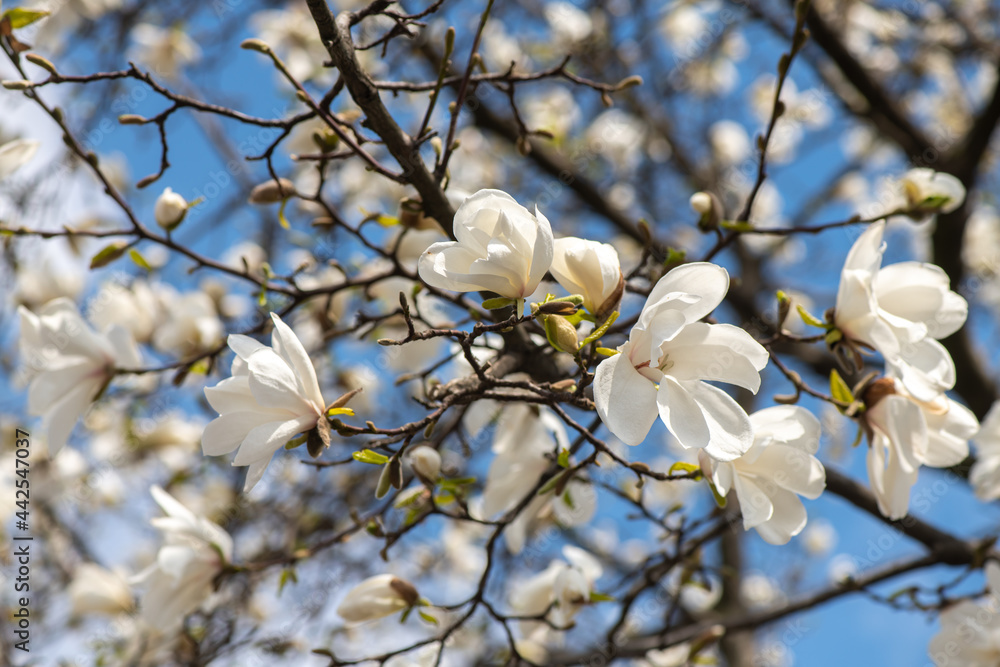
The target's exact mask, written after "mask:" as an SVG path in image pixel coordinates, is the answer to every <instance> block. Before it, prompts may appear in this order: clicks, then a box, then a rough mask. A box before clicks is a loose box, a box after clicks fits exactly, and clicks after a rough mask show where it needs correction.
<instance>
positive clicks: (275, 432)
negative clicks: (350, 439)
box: [233, 415, 316, 466]
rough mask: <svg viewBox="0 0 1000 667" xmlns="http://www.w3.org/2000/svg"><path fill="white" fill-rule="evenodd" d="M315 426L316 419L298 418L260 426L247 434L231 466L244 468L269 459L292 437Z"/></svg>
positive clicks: (308, 417)
mask: <svg viewBox="0 0 1000 667" xmlns="http://www.w3.org/2000/svg"><path fill="white" fill-rule="evenodd" d="M315 425H316V417H315V416H312V417H310V416H308V415H306V416H305V417H299V418H298V419H292V420H289V421H285V422H268V423H266V424H261V425H260V426H257V427H255V428H253V429H251V430H250V432H249V433H247V437H246V439H244V440H243V443H242V444H241V445H240V451H238V452H236V458H234V459H233V465H235V466H246V465H250V464H251V463H254V462H255V461H258V460H260V459H265V458H269V457H270V456H271V455H272V454H274V452H276V451H277V450H279V449H280V448H281V447H283V446H284V445H285V443H286V442H288V441H289V440H290V439H291V438H292V436H294V435H296V434H297V433H301V432H303V431H305V430H308V429H310V428H312V427H313V426H315Z"/></svg>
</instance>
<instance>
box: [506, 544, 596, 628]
mask: <svg viewBox="0 0 1000 667" xmlns="http://www.w3.org/2000/svg"><path fill="white" fill-rule="evenodd" d="M563 556H565V558H566V560H564V561H563V560H554V561H552V563H551V564H549V566H548V567H547V568H546V569H545V570H544V571H542V572H540V573H538V574H536V575H535V576H534V577H532V578H530V579H528V580H527V581H525V582H524V583H522V584H521V585H519V586H517V587H515V589H514V593H513V594H512V595H511V598H510V605H511V607H513V608H514V610H515V611H517V612H518V614H520V615H522V616H536V615H539V614H543V613H545V610H546V609H548V608H549V607H550V606H551V607H552V609H551V611H550V612H549V613H548V616H547V618H548V619H549V620H550V621H551V622H552V623H553V624H554V625H555V626H556V627H557V628H567V627H569V626H570V624H571V623H572V622H573V618H574V617H575V616H576V615H577V614H578V613H579V612H580V610H581V609H582V608H583V607H584V605H587V604H589V603H590V594H591V592H593V590H594V583H595V582H596V581H597V580H598V579H600V578H601V574H602V572H603V570H602V568H601V564H600V562H598V560H597V559H596V558H594V557H593V556H592V555H590V554H589V553H587V552H586V551H584V550H583V549H580V548H579V547H575V546H573V545H566V546H564V547H563Z"/></svg>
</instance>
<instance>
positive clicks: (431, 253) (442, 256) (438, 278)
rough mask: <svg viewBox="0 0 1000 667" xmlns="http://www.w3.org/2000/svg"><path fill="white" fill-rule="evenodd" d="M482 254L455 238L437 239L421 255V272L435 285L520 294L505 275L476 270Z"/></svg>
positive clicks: (457, 290) (512, 294)
mask: <svg viewBox="0 0 1000 667" xmlns="http://www.w3.org/2000/svg"><path fill="white" fill-rule="evenodd" d="M477 261H481V256H480V255H478V254H475V253H473V252H472V251H471V250H469V249H468V248H465V247H462V246H460V245H459V244H458V243H455V242H441V243H435V244H434V245H432V246H431V247H430V248H428V249H427V250H426V252H424V254H423V255H421V256H420V259H419V260H418V262H417V272H418V273H419V274H420V279H421V280H423V281H424V282H425V283H427V284H428V285H430V286H431V287H436V288H438V289H444V290H451V291H453V292H476V291H479V290H486V291H490V292H496V293H497V294H500V295H501V296H507V297H509V298H518V297H519V296H520V294H515V291H516V290H515V288H514V286H513V285H511V283H510V281H509V280H507V279H506V278H505V277H503V276H498V275H491V274H489V273H473V269H472V266H473V264H474V263H475V262H477Z"/></svg>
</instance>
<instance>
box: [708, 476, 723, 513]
mask: <svg viewBox="0 0 1000 667" xmlns="http://www.w3.org/2000/svg"><path fill="white" fill-rule="evenodd" d="M705 481H706V482H708V488H710V489H712V496H713V497H714V498H715V504H716V505H718V506H719V507H725V506H726V497H725V496H724V495H722V494H721V493H719V490H718V489H717V488H715V484H714V483H713V482H712V480H710V479H708V478H707V477H706V478H705Z"/></svg>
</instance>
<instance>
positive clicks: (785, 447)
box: [699, 405, 826, 544]
mask: <svg viewBox="0 0 1000 667" xmlns="http://www.w3.org/2000/svg"><path fill="white" fill-rule="evenodd" d="M750 423H751V424H752V425H753V446H752V447H751V448H750V449H749V450H748V451H747V453H746V454H744V455H743V456H741V457H739V458H738V459H735V460H733V461H729V462H719V461H715V460H713V459H712V458H711V457H709V456H708V455H707V454H706V453H705V452H704V451H702V452H701V453H700V456H699V459H700V463H701V467H702V470H703V471H704V474H705V477H706V478H708V479H710V480H711V481H712V483H713V484H714V485H715V487H716V489H717V490H718V492H719V495H721V496H723V497H725V496H726V494H728V493H729V491H730V490H732V491H734V492H735V493H736V497H737V498H738V499H739V501H740V510H741V511H742V513H743V528H744V530H750V529H751V528H755V529H756V530H757V532H758V533H759V534H760V536H761V537H762V538H764V541H765V542H768V543H770V544H787V543H788V541H789V540H790V539H792V536H794V535H798V534H799V533H800V532H802V529H803V528H805V527H806V520H807V517H806V508H805V507H804V506H803V504H802V501H801V500H800V499H799V496H805V497H806V498H809V499H811V500H815V499H816V498H818V497H819V495H820V494H821V493H823V489H824V488H825V487H826V471H825V470H824V469H823V464H822V463H820V462H819V460H818V459H817V458H816V457H815V456H814V454H815V453H816V451H817V450H818V449H819V433H820V427H819V420H818V419H816V417H814V416H813V414H812V413H811V412H809V411H808V410H806V409H805V408H802V407H799V406H794V405H779V406H776V407H773V408H767V409H764V410H759V411H757V412H755V413H753V414H752V415H750Z"/></svg>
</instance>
